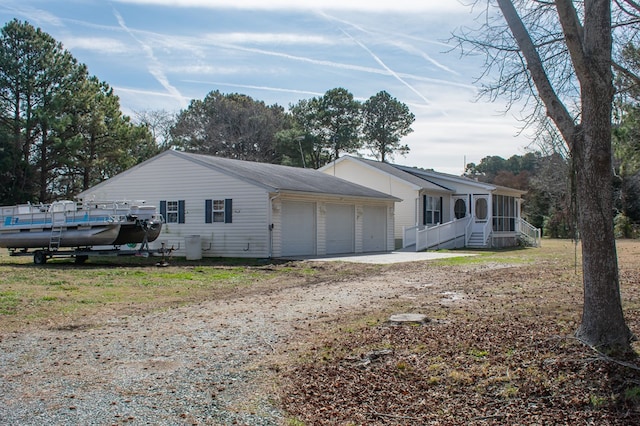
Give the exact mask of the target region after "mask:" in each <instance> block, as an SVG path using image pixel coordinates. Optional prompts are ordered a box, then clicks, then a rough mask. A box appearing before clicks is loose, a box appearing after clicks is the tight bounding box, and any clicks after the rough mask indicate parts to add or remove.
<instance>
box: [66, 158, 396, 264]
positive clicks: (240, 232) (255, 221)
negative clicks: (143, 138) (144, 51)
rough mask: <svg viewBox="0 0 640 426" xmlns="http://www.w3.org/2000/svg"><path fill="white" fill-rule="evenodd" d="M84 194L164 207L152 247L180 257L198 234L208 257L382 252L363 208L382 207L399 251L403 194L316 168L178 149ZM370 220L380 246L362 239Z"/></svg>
mask: <svg viewBox="0 0 640 426" xmlns="http://www.w3.org/2000/svg"><path fill="white" fill-rule="evenodd" d="M167 170H171V171H173V172H172V173H167ZM78 198H80V199H87V200H122V199H128V200H145V201H146V203H148V204H150V205H155V206H164V211H165V213H166V216H165V222H166V223H165V224H164V226H163V227H162V232H161V234H160V237H158V239H157V240H156V241H154V242H153V243H151V245H150V246H151V248H152V249H155V248H158V247H159V246H161V245H163V244H164V245H165V246H168V247H176V250H175V252H174V255H176V256H182V255H185V254H186V247H187V240H189V241H194V240H196V239H194V238H193V237H194V236H198V237H200V238H199V240H200V244H201V247H195V248H194V247H193V246H192V245H191V246H190V249H194V250H197V249H198V248H199V249H201V250H200V251H201V253H202V256H203V257H205V256H206V257H251V258H267V257H276V258H277V257H287V258H290V257H299V256H324V255H326V254H344V253H362V252H363V248H364V247H365V246H366V247H370V248H371V250H373V249H375V250H376V251H378V250H379V248H378V243H379V242H378V237H379V235H380V234H379V233H378V230H374V229H375V228H376V226H375V225H369V224H366V225H365V223H364V222H363V211H367V212H368V208H369V207H374V208H375V207H377V206H382V207H383V209H382V210H384V211H386V212H387V217H386V220H387V222H386V223H387V225H388V227H389V229H388V233H387V240H386V247H385V248H383V250H393V248H394V240H393V223H394V219H393V211H394V204H395V203H396V202H398V201H400V199H398V198H397V197H394V196H390V195H388V194H385V193H382V192H379V191H376V190H372V189H369V188H366V187H364V186H360V185H356V184H353V183H351V182H348V181H346V180H343V179H340V178H336V177H334V176H330V175H327V174H325V173H322V172H319V171H317V170H313V169H305V168H297V167H286V166H280V165H276V164H266V163H256V162H251V161H240V160H233V159H229V158H219V157H212V156H209V155H203V154H193V153H186V152H179V151H173V150H168V151H164V152H163V153H161V154H159V155H157V156H155V157H153V158H151V159H149V160H147V161H145V162H144V163H141V164H138V165H137V166H135V167H133V168H131V169H129V170H127V171H126V172H124V173H121V174H119V175H117V176H114V177H112V178H110V179H108V180H107V181H105V182H102V183H101V184H99V185H96V186H94V187H92V188H90V189H88V190H87V191H85V192H83V193H81V194H80V195H79V196H78ZM170 207H171V208H170ZM382 210H380V212H382ZM366 216H367V217H369V216H370V215H369V213H366ZM374 217H377V216H376V214H374ZM378 219H380V218H378ZM378 219H376V220H378ZM380 220H381V219H380ZM370 226H372V227H373V228H372V230H368V231H367V232H366V233H367V234H368V235H370V238H371V236H372V235H375V237H374V238H372V239H374V240H376V243H375V244H374V245H372V244H371V243H370V242H368V243H366V244H365V243H364V242H363V241H362V236H363V229H364V227H367V229H369V227H370Z"/></svg>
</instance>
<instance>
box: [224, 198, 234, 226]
mask: <svg viewBox="0 0 640 426" xmlns="http://www.w3.org/2000/svg"><path fill="white" fill-rule="evenodd" d="M232 221H233V200H232V199H231V198H227V199H225V200H224V223H231V222H232Z"/></svg>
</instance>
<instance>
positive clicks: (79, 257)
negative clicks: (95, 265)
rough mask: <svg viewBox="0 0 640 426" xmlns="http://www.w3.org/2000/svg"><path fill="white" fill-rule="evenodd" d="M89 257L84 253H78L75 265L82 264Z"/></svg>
mask: <svg viewBox="0 0 640 426" xmlns="http://www.w3.org/2000/svg"><path fill="white" fill-rule="evenodd" d="M88 258H89V256H87V255H86V254H79V255H77V256H76V260H75V262H76V265H82V264H83V263H84V262H86V261H87V259H88Z"/></svg>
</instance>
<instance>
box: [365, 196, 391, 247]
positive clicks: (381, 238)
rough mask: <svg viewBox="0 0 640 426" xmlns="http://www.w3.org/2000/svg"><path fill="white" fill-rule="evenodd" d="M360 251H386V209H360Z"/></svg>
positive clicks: (371, 207)
mask: <svg viewBox="0 0 640 426" xmlns="http://www.w3.org/2000/svg"><path fill="white" fill-rule="evenodd" d="M362 251H364V252H374V251H387V208H386V207H384V206H363V207H362Z"/></svg>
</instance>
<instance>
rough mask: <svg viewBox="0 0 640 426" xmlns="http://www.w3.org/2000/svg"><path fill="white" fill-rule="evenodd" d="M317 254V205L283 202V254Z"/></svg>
mask: <svg viewBox="0 0 640 426" xmlns="http://www.w3.org/2000/svg"><path fill="white" fill-rule="evenodd" d="M315 254H316V205H315V203H305V202H298V201H283V202H282V256H313V255H315Z"/></svg>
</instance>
